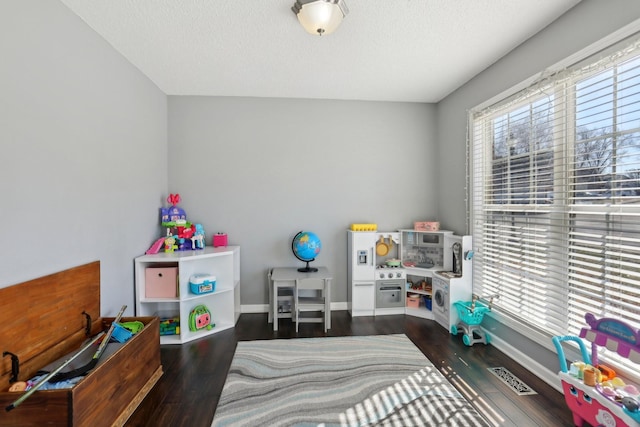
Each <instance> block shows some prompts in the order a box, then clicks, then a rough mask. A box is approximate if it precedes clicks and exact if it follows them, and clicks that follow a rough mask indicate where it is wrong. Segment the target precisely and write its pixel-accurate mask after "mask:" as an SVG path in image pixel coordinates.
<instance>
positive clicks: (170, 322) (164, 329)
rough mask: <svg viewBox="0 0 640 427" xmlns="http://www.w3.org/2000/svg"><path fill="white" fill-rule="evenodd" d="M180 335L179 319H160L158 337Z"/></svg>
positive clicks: (177, 317)
mask: <svg viewBox="0 0 640 427" xmlns="http://www.w3.org/2000/svg"><path fill="white" fill-rule="evenodd" d="M178 334H180V317H179V316H176V317H165V318H162V319H160V335H178Z"/></svg>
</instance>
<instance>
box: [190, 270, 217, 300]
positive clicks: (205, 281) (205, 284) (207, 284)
mask: <svg viewBox="0 0 640 427" xmlns="http://www.w3.org/2000/svg"><path fill="white" fill-rule="evenodd" d="M189 290H191V292H192V293H194V294H196V295H200V294H209V293H211V292H213V291H215V290H216V276H213V275H211V274H193V275H192V276H191V277H190V278H189Z"/></svg>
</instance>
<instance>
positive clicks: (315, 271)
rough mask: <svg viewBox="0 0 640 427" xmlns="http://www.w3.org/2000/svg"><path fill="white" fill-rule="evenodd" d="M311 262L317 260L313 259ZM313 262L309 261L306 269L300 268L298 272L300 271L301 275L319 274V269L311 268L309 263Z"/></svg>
mask: <svg viewBox="0 0 640 427" xmlns="http://www.w3.org/2000/svg"><path fill="white" fill-rule="evenodd" d="M311 261H315V259H312V260H311ZM311 261H307V266H306V267H300V268H299V269H298V271H299V272H300V273H317V272H318V269H317V268H315V267H309V263H310V262H311Z"/></svg>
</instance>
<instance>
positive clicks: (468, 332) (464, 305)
mask: <svg viewBox="0 0 640 427" xmlns="http://www.w3.org/2000/svg"><path fill="white" fill-rule="evenodd" d="M453 305H454V306H455V307H456V310H457V311H458V317H460V321H459V322H458V323H457V324H455V325H453V326H451V333H452V334H453V335H457V334H458V333H460V332H462V333H464V335H463V336H462V342H463V343H464V345H467V346H472V345H474V344H477V343H483V344H489V343H490V342H491V337H490V336H489V335H488V334H487V333H486V332H485V331H484V330H483V329H481V328H480V324H481V323H482V319H483V317H484V314H485V313H487V312H489V311H491V307H490V306H487V305H485V304H482V303H481V302H479V301H478V300H477V297H476V296H475V295H474V298H473V300H472V301H471V302H463V301H456V302H455V303H453Z"/></svg>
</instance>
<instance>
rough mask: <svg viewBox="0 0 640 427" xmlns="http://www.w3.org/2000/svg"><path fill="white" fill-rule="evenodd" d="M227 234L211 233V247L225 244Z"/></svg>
mask: <svg viewBox="0 0 640 427" xmlns="http://www.w3.org/2000/svg"><path fill="white" fill-rule="evenodd" d="M227 242H228V239H227V234H226V233H216V234H214V235H213V242H212V243H213V247H214V248H219V247H220V246H227Z"/></svg>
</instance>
